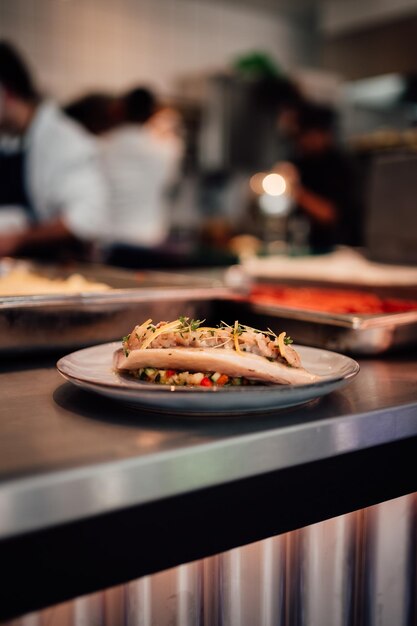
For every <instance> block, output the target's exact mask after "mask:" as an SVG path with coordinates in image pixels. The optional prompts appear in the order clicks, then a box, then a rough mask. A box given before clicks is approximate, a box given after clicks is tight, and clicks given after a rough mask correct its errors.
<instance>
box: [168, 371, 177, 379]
mask: <svg viewBox="0 0 417 626" xmlns="http://www.w3.org/2000/svg"><path fill="white" fill-rule="evenodd" d="M174 374H175V370H167V371H166V377H167V378H171V376H174Z"/></svg>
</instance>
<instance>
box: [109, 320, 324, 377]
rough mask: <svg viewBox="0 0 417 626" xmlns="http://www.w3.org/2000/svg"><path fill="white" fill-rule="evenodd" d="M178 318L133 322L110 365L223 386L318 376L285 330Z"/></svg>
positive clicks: (138, 374)
mask: <svg viewBox="0 0 417 626" xmlns="http://www.w3.org/2000/svg"><path fill="white" fill-rule="evenodd" d="M204 321H205V320H203V321H200V320H193V319H190V318H188V317H180V318H179V319H177V320H175V321H173V322H159V323H158V324H153V323H152V320H151V319H148V320H146V321H145V322H143V324H140V325H139V326H135V328H134V329H133V330H132V332H131V333H130V334H129V335H127V336H126V337H124V338H123V342H122V348H120V349H119V350H117V351H116V353H115V361H114V365H115V369H116V370H117V371H127V372H129V373H130V374H132V375H133V376H135V377H137V378H139V379H140V380H145V381H148V382H155V383H160V384H167V385H182V386H184V385H186V386H199V387H213V386H216V387H224V386H235V385H248V384H260V383H261V384H283V385H299V384H309V383H314V382H317V380H319V377H318V376H316V375H315V374H312V373H310V372H307V371H306V370H305V369H304V368H303V367H302V365H301V360H300V356H299V354H298V353H297V351H296V350H295V349H294V348H293V347H292V346H291V343H292V339H291V338H290V337H287V336H286V333H285V332H281V333H280V334H279V335H276V334H275V333H274V332H273V331H272V330H270V329H268V330H265V331H260V330H258V329H256V328H251V327H250V326H246V325H244V324H239V322H238V321H236V322H235V323H234V324H233V325H229V324H226V323H224V322H222V323H221V324H220V325H219V326H217V327H211V326H203V324H204Z"/></svg>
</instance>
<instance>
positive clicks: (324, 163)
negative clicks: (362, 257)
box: [278, 103, 357, 251]
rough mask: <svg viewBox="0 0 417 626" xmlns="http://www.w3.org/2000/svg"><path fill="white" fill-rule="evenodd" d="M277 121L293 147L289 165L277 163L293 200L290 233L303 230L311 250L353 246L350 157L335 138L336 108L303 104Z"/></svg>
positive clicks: (353, 176) (354, 200) (352, 192)
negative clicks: (342, 245) (346, 245)
mask: <svg viewBox="0 0 417 626" xmlns="http://www.w3.org/2000/svg"><path fill="white" fill-rule="evenodd" d="M279 123H280V127H281V130H283V129H284V130H285V134H286V136H287V138H288V139H289V141H290V142H291V145H292V155H291V156H290V158H289V163H286V164H284V165H282V164H281V166H278V170H279V171H280V172H281V173H282V174H283V176H284V178H285V179H286V182H287V186H288V192H289V193H290V195H292V197H293V201H294V204H295V209H294V211H293V213H292V214H291V215H290V217H289V230H290V232H291V230H294V229H297V228H300V229H304V232H305V234H306V235H307V236H308V244H309V246H310V247H311V248H312V249H313V250H315V251H321V250H326V249H331V248H332V247H333V246H335V245H337V244H343V243H344V244H354V243H355V239H356V234H355V233H354V226H355V221H356V218H357V216H356V207H357V199H356V196H355V193H356V189H355V186H356V184H355V175H354V170H353V167H352V163H351V160H350V158H349V157H348V155H347V154H346V153H345V152H344V151H343V150H342V149H341V148H340V146H339V145H338V144H337V141H336V114H335V112H334V111H333V110H332V109H330V108H328V107H324V106H319V105H316V104H311V103H304V104H302V105H301V106H298V108H297V107H294V106H293V107H291V108H290V109H289V110H288V111H285V117H284V118H281V119H280V120H279ZM303 219H304V223H303Z"/></svg>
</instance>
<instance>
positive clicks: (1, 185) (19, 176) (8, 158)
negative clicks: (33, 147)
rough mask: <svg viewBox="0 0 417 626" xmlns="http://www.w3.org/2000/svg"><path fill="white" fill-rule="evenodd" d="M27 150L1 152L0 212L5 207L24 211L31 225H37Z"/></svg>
mask: <svg viewBox="0 0 417 626" xmlns="http://www.w3.org/2000/svg"><path fill="white" fill-rule="evenodd" d="M26 166H27V150H26V149H25V148H23V147H21V148H19V149H18V150H16V151H13V152H1V151H0V211H1V209H2V207H5V206H9V207H10V206H19V207H21V208H23V209H24V211H25V212H26V215H27V217H28V220H29V222H30V223H31V224H36V223H37V221H38V220H37V217H36V212H35V209H34V207H33V205H32V202H31V200H30V195H29V192H28V188H27V181H26Z"/></svg>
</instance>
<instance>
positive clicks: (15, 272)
mask: <svg viewBox="0 0 417 626" xmlns="http://www.w3.org/2000/svg"><path fill="white" fill-rule="evenodd" d="M108 289H110V287H109V286H108V285H106V284H104V283H99V282H92V281H90V280H87V279H86V278H84V276H81V274H72V275H71V276H69V277H68V278H65V279H63V278H48V277H46V276H41V275H40V274H36V273H35V272H31V271H29V270H27V269H19V268H16V269H12V270H11V271H10V272H8V273H7V274H5V275H4V276H0V297H1V296H34V295H43V294H62V293H65V294H68V293H72V294H74V293H81V292H86V291H107V290H108Z"/></svg>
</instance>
